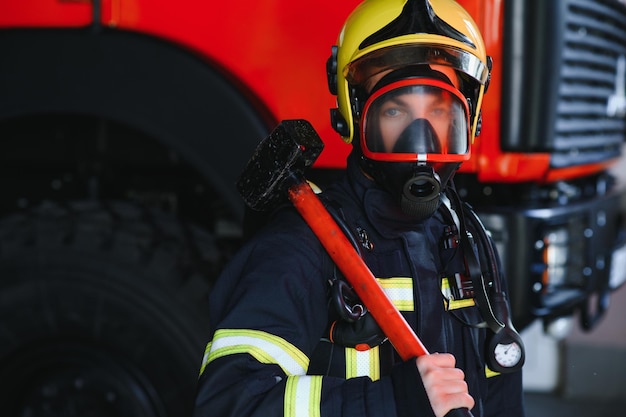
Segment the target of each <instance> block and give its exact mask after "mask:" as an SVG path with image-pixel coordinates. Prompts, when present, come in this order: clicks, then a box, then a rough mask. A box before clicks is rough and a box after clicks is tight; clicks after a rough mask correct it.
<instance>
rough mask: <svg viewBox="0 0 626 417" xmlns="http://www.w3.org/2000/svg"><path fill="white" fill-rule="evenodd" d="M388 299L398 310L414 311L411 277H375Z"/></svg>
mask: <svg viewBox="0 0 626 417" xmlns="http://www.w3.org/2000/svg"><path fill="white" fill-rule="evenodd" d="M376 280H377V281H378V283H379V284H380V286H381V287H382V288H383V290H384V291H385V294H387V297H389V300H390V301H391V302H392V303H393V305H394V306H396V308H397V309H398V310H400V311H415V303H414V299H413V278H410V277H406V278H404V277H395V278H376Z"/></svg>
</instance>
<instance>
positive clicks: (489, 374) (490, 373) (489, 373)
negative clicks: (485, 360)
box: [485, 366, 500, 378]
mask: <svg viewBox="0 0 626 417" xmlns="http://www.w3.org/2000/svg"><path fill="white" fill-rule="evenodd" d="M485 375H486V376H487V378H493V377H494V376H498V375H500V372H496V371H492V370H491V369H489V367H488V366H485Z"/></svg>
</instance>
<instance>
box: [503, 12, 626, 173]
mask: <svg viewBox="0 0 626 417" xmlns="http://www.w3.org/2000/svg"><path fill="white" fill-rule="evenodd" d="M507 8H508V10H507ZM505 14H506V18H505V19H507V21H506V25H508V27H511V28H515V27H517V28H518V30H517V31H515V30H514V31H511V32H510V35H509V37H508V41H505V45H504V47H505V63H504V64H503V65H504V66H505V72H504V74H505V75H504V77H503V82H504V85H503V94H504V96H503V102H504V103H505V104H506V103H507V102H508V103H509V105H510V107H509V110H508V113H507V114H504V117H503V143H502V147H503V149H506V150H510V151H518V152H520V151H521V152H550V153H551V154H552V159H551V165H552V167H554V168H562V167H568V166H574V165H581V164H588V163H593V162H601V161H605V160H607V159H611V158H614V157H617V156H619V155H620V152H621V145H622V143H623V142H624V138H625V137H626V119H625V114H626V91H625V90H626V4H625V3H624V2H623V1H618V0H559V1H545V0H532V1H523V0H522V1H520V0H514V1H512V2H505ZM520 18H521V20H520ZM515 19H517V20H515ZM520 22H521V23H520ZM507 47H508V48H511V51H510V52H508V58H507V52H506V51H507V49H506V48H507ZM507 64H508V68H506V67H507ZM515 112H516V113H517V114H515ZM520 115H521V117H520ZM516 117H517V118H519V120H515V118H516Z"/></svg>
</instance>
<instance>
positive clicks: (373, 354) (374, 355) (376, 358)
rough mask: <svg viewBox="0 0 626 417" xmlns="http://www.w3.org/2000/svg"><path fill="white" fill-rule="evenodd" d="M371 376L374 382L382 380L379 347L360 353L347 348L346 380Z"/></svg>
mask: <svg viewBox="0 0 626 417" xmlns="http://www.w3.org/2000/svg"><path fill="white" fill-rule="evenodd" d="M359 376H369V377H370V378H371V380H372V381H376V380H378V379H380V349H379V347H378V346H376V347H373V348H371V349H368V350H364V351H359V350H356V349H352V348H346V378H356V377H359Z"/></svg>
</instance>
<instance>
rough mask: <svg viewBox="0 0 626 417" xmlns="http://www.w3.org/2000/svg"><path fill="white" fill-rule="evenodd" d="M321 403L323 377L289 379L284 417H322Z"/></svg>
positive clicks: (293, 377)
mask: <svg viewBox="0 0 626 417" xmlns="http://www.w3.org/2000/svg"><path fill="white" fill-rule="evenodd" d="M321 402H322V377H321V376H319V375H316V376H292V377H289V378H287V384H286V386H285V403H284V417H320V415H321V412H320V404H321Z"/></svg>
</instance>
